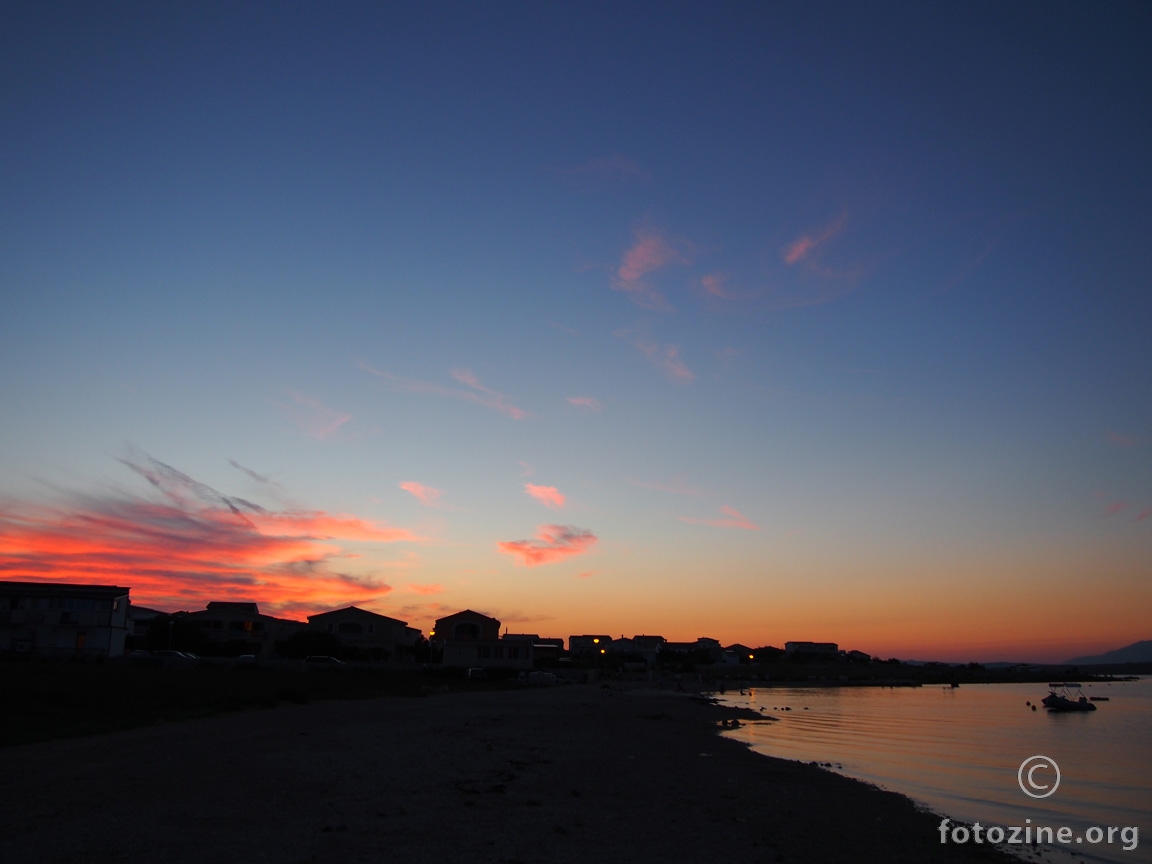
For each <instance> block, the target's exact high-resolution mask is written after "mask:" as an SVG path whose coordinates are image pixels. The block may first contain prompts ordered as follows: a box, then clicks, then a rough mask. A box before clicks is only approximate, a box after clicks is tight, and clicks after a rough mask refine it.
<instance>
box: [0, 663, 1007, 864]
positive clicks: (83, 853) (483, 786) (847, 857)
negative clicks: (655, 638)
mask: <svg viewBox="0 0 1152 864" xmlns="http://www.w3.org/2000/svg"><path fill="white" fill-rule="evenodd" d="M749 714H754V712H749V713H744V712H743V711H742V709H731V708H727V707H725V706H721V705H717V704H715V703H712V702H711V701H710V700H709V699H708V697H704V696H700V695H696V694H683V693H673V692H669V691H665V690H658V689H653V688H646V687H631V686H626V685H620V684H611V685H606V684H599V685H573V686H563V687H554V688H540V689H529V690H519V691H515V690H503V691H501V690H492V691H485V692H473V693H447V694H437V695H433V696H427V697H423V698H420V699H396V698H391V699H389V698H385V699H373V700H364V701H356V702H324V703H316V704H311V705H304V706H284V707H280V708H277V709H274V710H255V711H248V712H244V713H240V714H231V715H218V716H215V717H210V718H206V719H203V720H195V721H187V722H180V723H169V724H164V725H158V726H151V727H145V728H138V729H133V730H127V731H123V732H115V733H109V734H105V735H99V736H92V737H87V738H73V739H65V740H57V741H49V742H42V743H36V744H27V745H21V746H17V747H13V748H8V749H6V750H3V751H0V772H3V775H4V776H5V777H7V778H13V779H15V778H19V779H18V782H8V783H6V784H4V787H3V789H0V859H2V860H13V861H25V862H64V861H84V862H85V864H99V862H105V861H107V862H112V861H116V862H136V861H139V862H148V864H153V862H158V861H164V862H173V864H183V862H189V864H191V862H201V861H205V860H220V861H233V860H247V859H256V860H267V861H285V862H307V861H313V860H315V861H380V860H384V859H385V858H387V859H393V858H411V857H415V856H436V857H438V858H442V859H444V860H447V861H456V860H460V861H465V860H467V861H469V862H492V864H497V862H505V864H512V862H537V861H539V862H573V864H575V862H587V861H588V860H590V859H594V860H598V861H605V860H607V861H621V862H623V861H628V862H646V861H652V862H657V861H659V862H699V861H704V860H711V859H712V858H714V857H716V854H717V850H721V849H722V850H723V854H724V856H725V857H726V858H736V859H740V860H746V861H749V862H751V861H764V862H779V864H786V862H820V861H824V862H872V861H875V862H881V861H884V862H889V861H892V862H901V861H907V862H913V861H916V862H920V861H924V860H933V861H999V862H1008V861H1015V860H1018V859H1015V858H1012V857H1010V856H1009V855H1008V854H1006V853H1004V852H1002V851H999V850H996V849H992V848H988V847H976V846H956V845H951V844H949V845H946V846H941V845H940V843H939V839H938V834H937V832H936V826H937V824H938V821H939V817H938V816H935V815H933V814H929V813H927V812H925V811H923V810H920V809H919V808H918V807H917V806H916V805H915V803H914V802H913V801H912V800H911V799H909V798H907V797H905V796H902V795H899V794H897V793H894V792H888V791H884V790H881V789H878V788H876V787H873V786H870V785H868V784H866V783H862V782H860V781H857V780H852V779H850V778H847V777H843V776H841V775H838V774H835V773H833V772H830V771H825V770H823V769H820V768H817V767H814V766H812V765H808V764H804V763H799V762H790V761H787V760H780V759H775V758H772V757H767V756H764V755H762V754H759V753H755V752H753V751H752V750H751V749H750V748H748V747H747V746H745V745H744V744H741V743H739V742H737V741H734V740H730V739H728V738H726V737H724V736H722V735H720V734H719V731H718V730H719V729H720V726H721V723H724V724H728V723H730V722H731V721H732V720H733V719H749ZM757 719H762V718H759V717H757Z"/></svg>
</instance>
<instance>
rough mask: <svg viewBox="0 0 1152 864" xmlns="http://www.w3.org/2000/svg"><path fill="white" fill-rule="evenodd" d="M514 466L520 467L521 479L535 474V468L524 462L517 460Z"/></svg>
mask: <svg viewBox="0 0 1152 864" xmlns="http://www.w3.org/2000/svg"><path fill="white" fill-rule="evenodd" d="M516 464H517V465H519V466H520V476H521V477H531V476H532V475H533V474H535V473H536V468H535V467H534V466H532V465H530V464H528V463H527V462H524V461H523V460H519V459H518V460H517V461H516Z"/></svg>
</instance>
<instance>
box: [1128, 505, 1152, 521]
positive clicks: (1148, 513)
mask: <svg viewBox="0 0 1152 864" xmlns="http://www.w3.org/2000/svg"><path fill="white" fill-rule="evenodd" d="M1149 517H1152V507H1145V508H1144V509H1143V510H1141V511H1140V512H1139V513H1137V514H1136V518H1135V519H1134V520H1132V521H1134V522H1143V521H1144V520H1145V519H1147V518H1149Z"/></svg>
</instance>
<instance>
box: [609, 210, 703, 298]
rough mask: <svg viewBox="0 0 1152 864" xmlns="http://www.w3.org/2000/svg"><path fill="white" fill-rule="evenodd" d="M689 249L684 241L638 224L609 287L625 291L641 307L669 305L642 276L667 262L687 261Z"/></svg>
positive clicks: (661, 267) (663, 266)
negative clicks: (667, 236)
mask: <svg viewBox="0 0 1152 864" xmlns="http://www.w3.org/2000/svg"><path fill="white" fill-rule="evenodd" d="M690 251H691V250H690V246H689V245H688V244H687V243H684V242H682V241H679V242H673V241H670V240H668V239H667V238H666V237H665V236H664V235H663V234H662V233H660V232H659V231H654V230H653V229H651V228H638V229H636V236H635V240H634V242H633V243H632V245H631V246H630V247H629V248H628V250H627V251H626V252H625V253H624V258H623V260H622V261H621V262H620V266H619V267H618V268H617V269H616V275H615V276H614V277H613V279H612V288H613V290H615V291H623V292H624V293H626V294H628V295H629V296H630V297H631V298H632V299H633V301H635V302H636V304H637V305H639V306H642V307H644V308H645V309H669V308H670V307H669V305H668V301H667V299H666V298H665V297H664V295H663V294H661V293H660V292H659V291H657V290H656V289H655V288H653V287H652V286H651V285H650V284H649V283H648V282H647V281H645V277H647V276H648V275H649V274H652V273H655V272H656V271H658V270H662V269H664V268H665V267H667V266H668V265H670V264H688V263H690V259H689V252H690Z"/></svg>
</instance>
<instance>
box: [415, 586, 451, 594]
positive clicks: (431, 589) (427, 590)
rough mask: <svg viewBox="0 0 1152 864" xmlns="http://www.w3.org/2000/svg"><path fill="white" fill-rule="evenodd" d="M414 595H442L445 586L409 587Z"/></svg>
mask: <svg viewBox="0 0 1152 864" xmlns="http://www.w3.org/2000/svg"><path fill="white" fill-rule="evenodd" d="M408 590H409V591H411V592H412V593H413V594H440V593H442V592H443V591H444V586H443V585H408Z"/></svg>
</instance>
